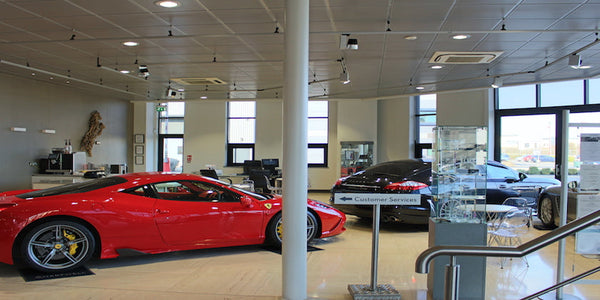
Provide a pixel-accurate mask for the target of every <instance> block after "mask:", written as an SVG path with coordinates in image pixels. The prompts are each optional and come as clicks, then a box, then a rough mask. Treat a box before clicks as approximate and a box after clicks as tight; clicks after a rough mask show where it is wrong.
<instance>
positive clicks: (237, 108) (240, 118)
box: [227, 101, 256, 166]
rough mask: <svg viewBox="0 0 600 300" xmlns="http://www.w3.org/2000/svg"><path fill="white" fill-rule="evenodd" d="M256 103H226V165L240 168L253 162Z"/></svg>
mask: <svg viewBox="0 0 600 300" xmlns="http://www.w3.org/2000/svg"><path fill="white" fill-rule="evenodd" d="M255 138H256V102H255V101H230V102H227V165H228V166H242V165H243V164H244V161H245V160H254V143H255Z"/></svg>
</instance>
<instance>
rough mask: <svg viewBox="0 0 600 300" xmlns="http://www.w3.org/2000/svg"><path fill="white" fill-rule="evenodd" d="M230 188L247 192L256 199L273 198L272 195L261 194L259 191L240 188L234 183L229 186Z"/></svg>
mask: <svg viewBox="0 0 600 300" xmlns="http://www.w3.org/2000/svg"><path fill="white" fill-rule="evenodd" d="M229 188H231V189H233V190H236V191H238V192H240V193H243V194H246V195H248V196H251V197H252V198H255V199H256V200H259V201H263V200H267V199H271V198H273V197H272V196H270V195H267V194H259V193H255V192H251V191H249V190H245V189H242V188H239V187H237V186H233V185H231V186H229Z"/></svg>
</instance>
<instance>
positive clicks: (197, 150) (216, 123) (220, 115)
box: [183, 101, 239, 173]
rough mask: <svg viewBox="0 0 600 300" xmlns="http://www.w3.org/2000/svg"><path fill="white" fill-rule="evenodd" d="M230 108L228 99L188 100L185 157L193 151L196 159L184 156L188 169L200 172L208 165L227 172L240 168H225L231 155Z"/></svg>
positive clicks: (185, 168) (186, 107) (186, 169)
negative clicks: (224, 100) (229, 142)
mask: <svg viewBox="0 0 600 300" xmlns="http://www.w3.org/2000/svg"><path fill="white" fill-rule="evenodd" d="M226 109H227V103H226V102H220V101H188V102H186V103H185V119H184V122H185V129H184V135H183V136H184V142H183V157H184V158H186V157H187V156H188V155H192V162H191V163H188V162H187V160H185V159H184V160H185V161H184V163H183V171H184V172H186V173H192V172H198V171H200V169H206V165H215V166H216V168H217V169H225V170H224V171H225V173H236V172H238V171H235V170H233V171H232V170H229V169H226V168H224V166H225V163H226V157H227V149H226V145H227V134H226V128H227V127H226V125H227V115H226ZM238 169H239V168H236V170H238Z"/></svg>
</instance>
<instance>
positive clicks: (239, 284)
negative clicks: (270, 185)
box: [0, 195, 600, 300]
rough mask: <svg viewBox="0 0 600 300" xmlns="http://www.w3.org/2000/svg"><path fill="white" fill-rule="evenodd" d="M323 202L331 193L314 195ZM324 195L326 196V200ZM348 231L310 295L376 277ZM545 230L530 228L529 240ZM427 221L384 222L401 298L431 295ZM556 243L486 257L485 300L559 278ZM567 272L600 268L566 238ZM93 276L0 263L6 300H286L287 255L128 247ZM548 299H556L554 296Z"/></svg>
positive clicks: (323, 256)
mask: <svg viewBox="0 0 600 300" xmlns="http://www.w3.org/2000/svg"><path fill="white" fill-rule="evenodd" d="M311 196H314V198H317V199H321V200H325V199H323V198H325V197H326V195H311ZM320 197H321V198H320ZM347 228H348V230H347V231H346V232H345V233H343V234H342V235H340V236H338V237H333V238H329V239H324V240H319V241H317V242H316V243H315V244H314V245H315V246H316V247H318V248H320V249H323V250H319V251H312V252H309V253H308V281H307V282H308V296H309V298H311V299H352V297H351V296H350V294H349V292H348V289H347V286H348V284H369V283H370V281H371V274H370V269H371V223H370V222H369V221H365V220H361V219H358V218H356V217H352V216H349V218H348V223H347ZM544 233H546V231H540V230H537V229H533V228H531V229H530V230H529V231H528V233H527V237H526V239H529V238H534V237H537V236H538V235H540V234H544ZM427 239H428V232H427V228H426V227H425V226H411V225H402V224H384V225H382V226H381V234H380V246H379V264H378V283H380V284H391V285H392V286H394V287H395V288H396V289H397V290H399V291H400V294H401V296H402V299H428V297H427V290H426V289H427V275H426V274H418V273H416V272H415V267H414V265H415V259H416V257H417V256H418V255H419V253H421V252H422V251H424V250H425V249H427ZM556 253H557V246H556V245H553V246H552V247H549V248H547V249H543V250H540V251H538V252H536V253H534V254H531V255H528V256H527V262H528V263H529V266H527V264H526V263H525V261H524V260H522V259H513V260H508V261H507V262H506V264H505V266H504V268H501V267H500V259H499V258H488V259H487V274H486V277H487V280H486V282H487V284H486V299H498V300H501V299H520V298H521V297H524V296H527V295H529V294H532V293H534V292H536V291H538V290H541V289H544V288H546V287H548V286H550V285H552V283H553V282H554V280H555V277H556V271H555V269H556V261H557V257H556V256H557V255H556ZM565 261H566V262H565V275H566V277H571V276H573V275H574V274H579V273H581V272H584V271H587V270H589V269H591V268H594V267H596V266H598V265H600V261H599V260H598V259H597V258H592V259H590V258H584V257H582V256H581V255H578V254H575V253H574V251H573V238H568V239H567V255H566V258H565ZM88 266H89V268H90V269H91V270H92V271H93V272H94V273H95V275H91V276H82V277H72V278H64V279H51V280H43V281H33V282H25V281H24V280H23V278H22V277H21V276H20V274H19V272H18V270H17V269H16V268H15V267H14V266H9V265H5V264H0V299H42V298H43V299H280V295H281V273H282V271H281V255H279V254H277V253H274V252H271V251H268V250H265V249H263V248H262V247H260V246H247V247H234V248H224V249H205V250H194V251H183V252H175V253H165V254H158V255H144V254H137V253H133V252H131V251H123V255H122V256H121V257H119V258H116V259H110V260H101V261H100V260H96V261H92V262H90V263H89V264H88ZM564 293H565V294H566V295H568V296H571V295H573V296H576V297H578V298H579V299H600V274H595V275H593V276H591V277H589V278H587V279H586V281H584V282H583V283H579V284H574V285H571V286H569V287H566V288H565V289H564ZM544 299H554V295H548V296H546V297H544Z"/></svg>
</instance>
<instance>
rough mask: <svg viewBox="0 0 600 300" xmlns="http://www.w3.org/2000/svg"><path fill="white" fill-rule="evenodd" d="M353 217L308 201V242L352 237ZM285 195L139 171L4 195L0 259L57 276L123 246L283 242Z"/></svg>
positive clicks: (146, 248) (149, 248)
mask: <svg viewBox="0 0 600 300" xmlns="http://www.w3.org/2000/svg"><path fill="white" fill-rule="evenodd" d="M345 221H346V216H345V215H344V213H342V212H340V211H338V210H336V209H335V208H332V207H331V206H329V205H327V204H324V203H321V202H317V201H312V200H308V211H307V222H308V226H307V229H308V230H307V240H308V241H310V240H312V239H313V238H322V237H329V236H333V235H337V234H340V233H342V232H344V230H345V228H344V223H345ZM281 224H282V222H281V196H277V195H265V194H258V193H253V192H249V191H246V190H242V189H238V188H235V187H233V186H230V185H229V184H227V183H225V182H221V181H218V180H213V179H211V178H208V177H202V176H197V175H191V174H170V173H131V174H125V175H119V176H111V177H105V178H101V179H94V180H90V181H85V182H81V183H74V184H69V185H64V186H59V187H54V188H50V189H45V190H27V191H13V192H6V193H1V194H0V262H3V263H8V264H13V263H21V264H23V265H25V266H28V267H31V268H34V269H37V270H40V271H45V272H56V271H64V270H69V269H73V268H76V267H78V266H81V265H82V264H84V263H85V262H86V261H87V260H89V259H90V258H91V257H94V256H95V257H99V258H112V257H116V256H118V253H117V249H125V248H127V249H134V250H138V251H141V252H145V253H161V252H169V251H178V250H188V249H200V248H216V247H228V246H240V245H251V244H262V243H270V244H275V245H281V229H282V225H281Z"/></svg>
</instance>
